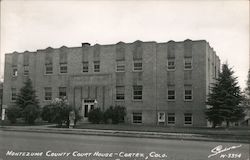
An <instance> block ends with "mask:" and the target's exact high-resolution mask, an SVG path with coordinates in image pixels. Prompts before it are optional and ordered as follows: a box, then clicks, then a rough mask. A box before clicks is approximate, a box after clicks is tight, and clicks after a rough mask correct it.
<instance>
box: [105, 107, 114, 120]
mask: <svg viewBox="0 0 250 160" xmlns="http://www.w3.org/2000/svg"><path fill="white" fill-rule="evenodd" d="M113 114H114V109H113V106H110V107H109V108H108V109H107V110H106V111H105V112H104V115H103V119H104V122H105V123H110V122H111V123H113V117H114V115H113Z"/></svg>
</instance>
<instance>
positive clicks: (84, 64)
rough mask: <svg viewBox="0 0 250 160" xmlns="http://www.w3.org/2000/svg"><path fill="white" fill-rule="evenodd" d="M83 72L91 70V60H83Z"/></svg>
mask: <svg viewBox="0 0 250 160" xmlns="http://www.w3.org/2000/svg"><path fill="white" fill-rule="evenodd" d="M82 72H89V62H82Z"/></svg>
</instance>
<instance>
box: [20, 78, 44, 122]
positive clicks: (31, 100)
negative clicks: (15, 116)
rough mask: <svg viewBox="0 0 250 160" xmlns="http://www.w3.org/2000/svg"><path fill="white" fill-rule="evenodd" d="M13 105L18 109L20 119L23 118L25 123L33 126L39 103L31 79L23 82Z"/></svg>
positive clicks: (37, 114)
mask: <svg viewBox="0 0 250 160" xmlns="http://www.w3.org/2000/svg"><path fill="white" fill-rule="evenodd" d="M15 105H16V106H17V107H19V108H20V111H21V117H22V118H24V120H25V122H26V123H29V124H33V123H34V121H35V120H36V119H37V118H38V117H39V111H40V109H39V101H38V99H37V96H36V91H35V90H34V89H33V86H32V82H31V79H29V78H28V79H27V81H25V82H24V86H23V87H22V88H21V89H20V92H19V93H18V94H17V99H16V102H15ZM29 109H30V111H29Z"/></svg>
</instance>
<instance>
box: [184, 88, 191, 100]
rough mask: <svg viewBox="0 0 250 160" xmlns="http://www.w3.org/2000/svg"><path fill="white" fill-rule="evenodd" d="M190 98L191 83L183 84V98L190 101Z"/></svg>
mask: <svg viewBox="0 0 250 160" xmlns="http://www.w3.org/2000/svg"><path fill="white" fill-rule="evenodd" d="M192 99H193V91H192V86H191V85H187V86H184V100H185V101H191V100H192Z"/></svg>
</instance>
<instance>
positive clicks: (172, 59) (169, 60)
mask: <svg viewBox="0 0 250 160" xmlns="http://www.w3.org/2000/svg"><path fill="white" fill-rule="evenodd" d="M170 62H173V63H174V65H173V68H169V67H170V65H169V63H170ZM175 67H176V65H175V58H169V59H168V60H167V70H168V71H174V70H175Z"/></svg>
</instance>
